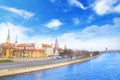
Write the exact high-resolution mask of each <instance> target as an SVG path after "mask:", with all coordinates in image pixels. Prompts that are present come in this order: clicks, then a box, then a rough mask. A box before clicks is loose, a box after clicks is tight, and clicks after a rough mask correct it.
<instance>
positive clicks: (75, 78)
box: [0, 53, 120, 80]
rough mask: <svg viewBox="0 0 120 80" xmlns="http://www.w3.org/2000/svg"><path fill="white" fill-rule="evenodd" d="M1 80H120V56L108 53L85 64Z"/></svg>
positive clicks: (1, 79) (0, 79) (2, 79)
mask: <svg viewBox="0 0 120 80" xmlns="http://www.w3.org/2000/svg"><path fill="white" fill-rule="evenodd" d="M0 80H120V54H119V53H111V54H110V53H106V54H102V55H100V56H99V57H97V58H95V59H92V60H89V61H85V62H83V63H77V64H72V65H69V66H64V67H59V68H54V69H49V70H43V71H37V72H32V73H26V74H21V75H14V76H8V77H3V78H0Z"/></svg>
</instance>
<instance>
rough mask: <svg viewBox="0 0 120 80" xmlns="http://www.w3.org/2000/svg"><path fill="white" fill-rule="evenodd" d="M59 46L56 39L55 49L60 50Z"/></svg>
mask: <svg viewBox="0 0 120 80" xmlns="http://www.w3.org/2000/svg"><path fill="white" fill-rule="evenodd" d="M58 47H59V45H58V41H57V38H56V41H55V48H58Z"/></svg>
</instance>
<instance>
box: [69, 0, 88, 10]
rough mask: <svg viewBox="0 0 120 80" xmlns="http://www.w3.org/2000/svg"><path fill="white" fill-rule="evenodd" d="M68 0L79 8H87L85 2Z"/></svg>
mask: <svg viewBox="0 0 120 80" xmlns="http://www.w3.org/2000/svg"><path fill="white" fill-rule="evenodd" d="M68 2H69V4H70V5H71V6H76V7H78V8H81V9H83V10H86V7H84V6H83V4H82V3H80V2H79V1H78V0H68Z"/></svg>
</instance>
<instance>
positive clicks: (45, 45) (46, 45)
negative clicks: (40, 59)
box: [42, 44, 52, 48]
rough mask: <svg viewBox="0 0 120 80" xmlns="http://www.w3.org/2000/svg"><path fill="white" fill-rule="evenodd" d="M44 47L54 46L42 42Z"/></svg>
mask: <svg viewBox="0 0 120 80" xmlns="http://www.w3.org/2000/svg"><path fill="white" fill-rule="evenodd" d="M42 47H49V48H52V46H51V45H49V44H42Z"/></svg>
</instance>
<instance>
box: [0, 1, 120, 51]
mask: <svg viewBox="0 0 120 80" xmlns="http://www.w3.org/2000/svg"><path fill="white" fill-rule="evenodd" d="M0 17H1V18H0V36H3V34H4V36H3V37H1V40H0V42H1V43H2V42H5V40H6V35H7V29H8V28H10V30H11V40H12V42H14V41H15V36H16V35H17V36H18V42H20V43H21V42H35V43H36V42H41V43H49V44H52V43H54V42H55V38H58V41H59V44H60V47H63V46H64V44H66V45H67V47H68V48H73V49H86V50H91V49H93V50H103V49H105V48H106V47H108V48H109V49H120V45H119V44H120V37H119V35H120V1H119V0H24V1H23V0H10V1H6V0H0Z"/></svg>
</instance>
